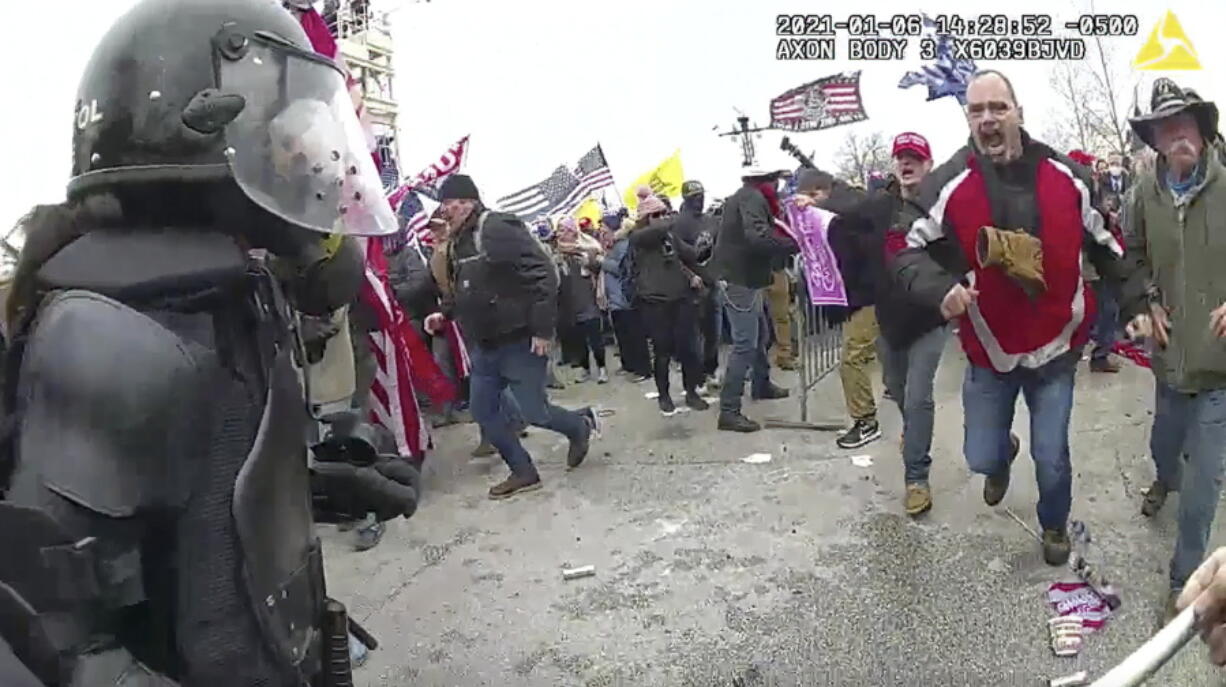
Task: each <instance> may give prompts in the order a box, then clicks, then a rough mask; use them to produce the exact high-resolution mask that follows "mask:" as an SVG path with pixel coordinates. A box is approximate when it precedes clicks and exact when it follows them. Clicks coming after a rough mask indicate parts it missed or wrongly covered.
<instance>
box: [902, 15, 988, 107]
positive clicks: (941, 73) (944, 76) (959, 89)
mask: <svg viewBox="0 0 1226 687" xmlns="http://www.w3.org/2000/svg"><path fill="white" fill-rule="evenodd" d="M924 26H925V27H928V28H935V26H936V24H935V23H934V22H933V21H932V20H931V19H929V18H928V17H927V16H925V17H924ZM936 54H937V59H936V60H935V61H934V62H932V63H931V64H926V65H923V66H922V67H920V70H919V71H911V72H907V73H906V74H903V77H902V79H901V80H899V82H898V87H899V88H910V87H912V86H920V85H923V86H927V87H928V100H936V99H937V98H944V97H945V96H947V95H952V96H953V97H954V98H957V100H958V103H959V104H961V105H965V104H966V87H967V85H968V84H969V83H970V80H971V76H973V75H974V74H975V70H976V69H977V67H976V66H975V62H974V60H967V59H960V58H955V57H954V56H953V49H952V48H951V47H950V39H949V36H945V35H938V36H937V44H936Z"/></svg>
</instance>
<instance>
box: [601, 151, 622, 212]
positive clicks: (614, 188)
mask: <svg viewBox="0 0 1226 687" xmlns="http://www.w3.org/2000/svg"><path fill="white" fill-rule="evenodd" d="M596 149H597V150H599V151H600V157H601V158H602V159H604V163H605V165H608V167H609V177H610V178H612V179H613V192H614V193H616V194H617V200H618V202H621V200H622V192H621V189H619V188H618V187H617V178H616V177H614V176H613V166H612V165H610V164H609V157H608V156H607V155H605V154H604V146H602V145H600V142H599V141H597V142H596ZM622 204H623V205H625V203H622Z"/></svg>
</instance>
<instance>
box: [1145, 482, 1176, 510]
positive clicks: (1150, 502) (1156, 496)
mask: <svg viewBox="0 0 1226 687" xmlns="http://www.w3.org/2000/svg"><path fill="white" fill-rule="evenodd" d="M1171 491H1172V490H1171V489H1168V488H1167V486H1166V485H1165V484H1163V483H1162V482H1159V481H1158V480H1154V483H1153V484H1151V485H1150V486H1149V491H1148V492H1146V494H1145V500H1144V501H1142V502H1141V515H1144V516H1145V517H1147V518H1152V517H1154V516H1155V515H1157V514H1158V511H1160V510H1162V507H1163V506H1165V505H1166V497H1167V496H1169V495H1170V493H1171Z"/></svg>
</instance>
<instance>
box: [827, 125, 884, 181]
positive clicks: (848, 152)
mask: <svg viewBox="0 0 1226 687" xmlns="http://www.w3.org/2000/svg"><path fill="white" fill-rule="evenodd" d="M835 166H836V168H837V170H838V175H839V177H841V178H842V179H844V180H845V181H848V182H854V183H857V184H863V183H865V180H866V179H867V178H868V175H869V174H870V173H872V172H882V173H884V172H886V171H888V170H889V168H890V153H889V146H888V145H887V144H886V138H885V135H884V134H882V133H881V132H880V131H874V132H872V133H870V134H868V135H863V136H857V135H856V132H854V131H849V132H848V133H847V135H846V136H845V137H844V138H843V144H842V146H840V148H839V150H838V152H836V153H835Z"/></svg>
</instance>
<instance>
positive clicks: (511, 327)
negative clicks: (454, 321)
mask: <svg viewBox="0 0 1226 687" xmlns="http://www.w3.org/2000/svg"><path fill="white" fill-rule="evenodd" d="M446 264H447V277H448V280H449V281H450V282H451V284H450V286H451V288H448V289H444V292H445V293H450V294H454V295H453V296H450V297H445V298H444V302H443V314H444V315H446V316H448V317H452V316H455V317H457V318H458V319H459V321H460V324H461V325H462V326H463V327H464V331H465V334H466V335H467V336H468V337H470V338H471V339H473V340H474V341H476V342H477V343H480V344H482V345H485V346H497V345H501V344H504V343H508V342H511V341H514V340H515V339H518V338H522V337H528V336H532V337H537V338H542V339H552V338H553V336H554V333H555V331H556V328H557V317H558V273H557V270H556V269H555V268H554V265H553V261H552V260H550V258H549V256H548V254H547V253H546V252H545V247H544V246H542V245H541V243H540V241H539V240H537V238H536V236H535V235H534V234H533V233H532V232H531V230H530V229H528V227H527V226H526V225H525V224H524V223H523V221H522V220H520V219H519V218H518V217H516V216H515V215H512V214H509V213H505V212H493V211H489V210H484V209H481V208H478V210H476V211H474V212H473V215H472V216H471V217H470V218H469V220H468V222H467V223H465V225H464V226H463V227H461V228H460V230H459V231H458V232H456V234H455V236H454V237H453V238H452V239H451V240H450V241H448V242H447V255H446Z"/></svg>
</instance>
